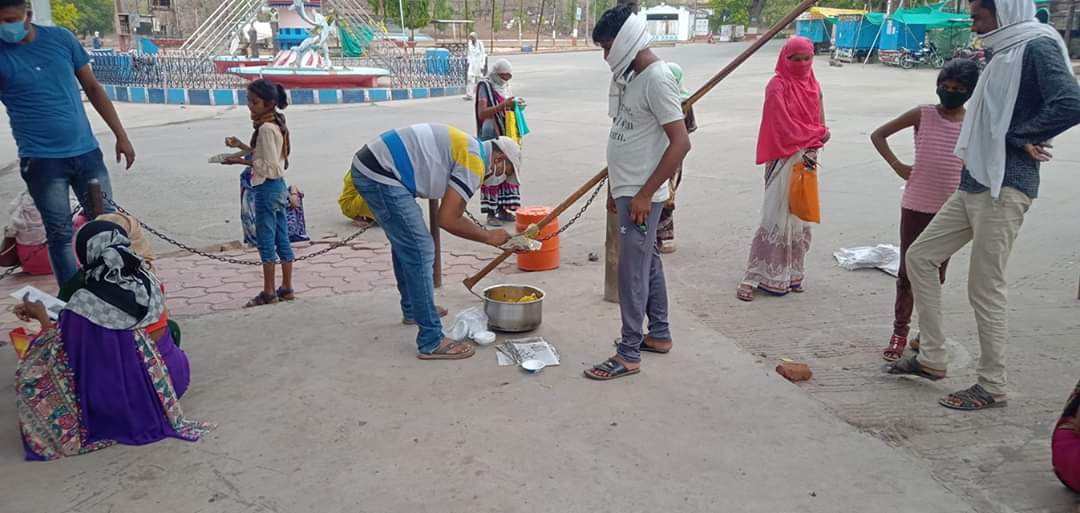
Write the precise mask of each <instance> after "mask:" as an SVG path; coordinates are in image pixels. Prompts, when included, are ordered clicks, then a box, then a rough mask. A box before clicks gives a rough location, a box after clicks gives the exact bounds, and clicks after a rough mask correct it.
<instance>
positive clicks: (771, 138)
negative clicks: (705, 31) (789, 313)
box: [737, 36, 829, 301]
mask: <svg viewBox="0 0 1080 513" xmlns="http://www.w3.org/2000/svg"><path fill="white" fill-rule="evenodd" d="M813 66H814V43H811V42H810V40H809V39H806V38H805V37H799V36H795V37H792V38H791V39H788V41H787V43H786V44H784V48H783V50H781V51H780V57H779V58H778V59H777V61H776V74H775V75H774V76H773V78H772V80H770V81H769V85H768V86H767V87H766V88H765V107H764V111H763V113H762V116H761V128H760V130H759V132H758V143H757V163H758V164H765V201H764V203H763V205H762V207H761V226H760V227H759V228H758V229H757V232H756V233H755V234H754V241H753V242H752V243H751V245H750V262H749V264H748V266H747V270H746V276H745V278H743V281H742V283H740V284H739V288H738V291H737V295H738V298H739V299H741V300H743V301H753V300H754V289H758V288H760V289H761V290H764V291H765V292H768V293H770V294H774V295H779V296H782V295H785V294H787V293H788V292H802V291H803V279H804V278H805V265H804V262H805V259H806V253H807V252H809V251H810V223H808V222H806V221H804V220H802V219H800V218H798V217H796V216H795V215H794V214H792V213H791V210H790V206H789V199H790V198H789V186H790V184H791V176H792V173H793V172H794V168H796V167H797V166H805V169H806V170H807V171H810V172H816V171H817V168H818V150H819V149H821V148H822V147H823V146H825V143H826V142H828V141H829V129H828V128H827V127H826V126H825V108H824V105H823V102H822V95H821V86H820V85H819V84H818V81H817V78H816V77H815V76H814V67H813Z"/></svg>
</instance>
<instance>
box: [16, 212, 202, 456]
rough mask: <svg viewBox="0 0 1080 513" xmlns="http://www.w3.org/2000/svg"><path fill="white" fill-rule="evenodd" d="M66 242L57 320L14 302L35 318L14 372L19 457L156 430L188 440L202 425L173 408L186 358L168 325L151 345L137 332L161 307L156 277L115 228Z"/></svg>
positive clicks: (82, 449)
mask: <svg viewBox="0 0 1080 513" xmlns="http://www.w3.org/2000/svg"><path fill="white" fill-rule="evenodd" d="M75 246H76V248H75V249H76V253H77V255H78V260H79V263H80V264H81V265H82V268H83V272H82V274H81V276H82V279H81V282H79V283H78V284H77V285H76V286H75V287H72V288H74V289H75V290H74V291H73V292H71V293H70V294H71V295H70V297H68V296H67V295H65V297H63V298H61V299H65V300H66V301H67V306H66V307H65V308H64V309H63V310H62V311H61V312H59V322H57V323H56V324H53V323H52V322H51V320H50V318H49V312H48V311H46V309H45V306H44V305H42V304H41V303H29V302H24V303H23V304H22V305H19V306H18V307H16V309H15V314H16V315H17V316H18V317H19V318H20V319H22V320H23V321H30V320H37V321H38V322H39V323H41V325H42V330H41V334H40V335H39V336H38V337H37V338H35V339H34V340H33V342H31V344H30V347H29V348H28V349H27V353H26V355H25V358H24V359H23V360H22V361H21V362H20V363H19V367H18V369H17V370H16V372H15V392H16V403H17V408H18V412H19V423H20V427H21V429H22V438H23V447H24V449H25V452H26V459H28V460H50V459H55V458H61V457H64V456H74V455H78V454H83V453H86V452H90V451H93V450H97V449H100V448H103V447H107V446H109V445H112V444H113V443H121V444H125V445H143V444H148V443H152V442H156V441H158V440H161V439H163V438H166V437H172V438H180V439H183V440H189V441H194V440H198V439H199V437H200V436H201V435H202V434H203V433H205V432H206V431H208V430H209V429H210V428H211V427H212V426H210V425H208V424H203V423H198V422H194V421H189V420H186V419H185V418H184V414H183V411H182V410H181V409H180V403H179V399H180V396H181V395H183V393H184V391H185V390H186V389H187V386H188V380H189V371H188V362H187V357H186V356H185V355H184V353H183V352H181V351H180V349H179V348H178V347H176V345H175V344H174V343H173V342H172V339H171V337H170V335H169V333H168V330H166V333H165V334H164V336H163V338H162V339H161V340H159V341H158V342H157V343H154V342H153V341H152V340H151V339H150V337H149V336H148V335H147V334H146V332H145V328H146V327H148V326H151V325H152V324H153V323H154V322H155V321H157V320H158V319H159V317H160V316H161V314H162V312H163V311H164V303H163V299H162V295H161V287H160V284H159V282H158V281H157V278H155V277H154V275H153V274H151V273H150V272H149V271H147V270H146V268H145V265H144V262H143V260H142V259H141V258H139V257H138V256H137V255H135V253H134V252H133V251H132V250H131V245H130V242H129V240H128V238H127V233H126V232H125V231H124V230H123V228H121V227H120V226H119V225H116V224H113V223H110V222H107V221H93V222H90V223H87V224H86V225H85V226H84V227H83V228H82V229H80V230H79V233H78V235H77V236H76V240H75Z"/></svg>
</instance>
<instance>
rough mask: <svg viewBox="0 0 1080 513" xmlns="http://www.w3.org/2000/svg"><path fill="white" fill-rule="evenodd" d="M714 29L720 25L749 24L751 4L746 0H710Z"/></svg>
mask: <svg viewBox="0 0 1080 513" xmlns="http://www.w3.org/2000/svg"><path fill="white" fill-rule="evenodd" d="M709 8H711V9H712V10H713V12H715V13H716V14H715V15H714V16H713V17H712V20H711V21H712V24H713V27H712V28H713V30H716V28H717V27H719V26H720V25H747V24H749V23H750V5H749V4H748V3H747V2H746V1H745V0H709Z"/></svg>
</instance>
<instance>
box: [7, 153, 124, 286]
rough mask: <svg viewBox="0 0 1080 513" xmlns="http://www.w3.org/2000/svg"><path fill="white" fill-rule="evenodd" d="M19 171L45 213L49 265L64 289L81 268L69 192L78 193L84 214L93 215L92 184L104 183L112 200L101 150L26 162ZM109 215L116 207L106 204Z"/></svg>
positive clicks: (77, 196)
mask: <svg viewBox="0 0 1080 513" xmlns="http://www.w3.org/2000/svg"><path fill="white" fill-rule="evenodd" d="M19 171H20V173H21V174H22V179H23V181H24V182H26V187H27V189H28V190H29V191H30V197H32V198H34V204H35V205H36V206H37V209H38V211H39V212H41V220H42V222H43V223H44V224H45V235H46V237H47V238H48V240H49V262H51V263H52V268H53V275H55V276H56V281H57V282H58V283H59V284H60V286H61V287H63V286H64V284H65V283H67V282H68V280H70V279H71V278H72V277H73V276H75V273H76V271H77V270H78V266H77V264H76V262H75V253H74V252H73V251H72V248H71V240H72V236H73V235H74V229H73V228H72V224H71V202H70V200H69V193H68V190H73V191H75V197H76V198H78V199H79V204H80V205H82V209H83V211H84V212H88V211H89V206H90V196H89V187H90V181H91V180H93V179H95V178H96V179H97V180H98V181H99V182H101V190H102V192H104V193H105V197H106V198H108V199H112V184H111V183H110V182H109V170H108V169H106V167H105V161H104V160H102V155H101V150H100V149H97V150H94V151H91V152H90V153H85V154H83V155H79V156H78V157H71V158H66V159H39V158H29V157H28V158H23V159H21V160H20V161H19ZM104 205H105V212H113V211H114V209H113V207H112V204H110V203H109V202H108V201H105V203H104Z"/></svg>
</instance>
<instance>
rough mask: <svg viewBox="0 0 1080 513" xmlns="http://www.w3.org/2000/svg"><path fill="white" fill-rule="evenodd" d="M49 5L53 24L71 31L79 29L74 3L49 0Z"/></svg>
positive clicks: (62, 0) (77, 13)
mask: <svg viewBox="0 0 1080 513" xmlns="http://www.w3.org/2000/svg"><path fill="white" fill-rule="evenodd" d="M49 6H50V7H52V18H53V24H54V25H56V26H57V27H64V28H66V29H68V30H70V31H72V32H75V31H76V30H78V29H79V10H78V9H76V8H75V4H72V3H71V2H65V1H64V0H49Z"/></svg>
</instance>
